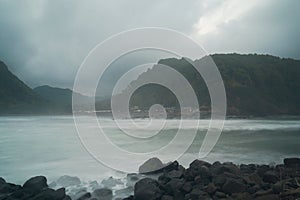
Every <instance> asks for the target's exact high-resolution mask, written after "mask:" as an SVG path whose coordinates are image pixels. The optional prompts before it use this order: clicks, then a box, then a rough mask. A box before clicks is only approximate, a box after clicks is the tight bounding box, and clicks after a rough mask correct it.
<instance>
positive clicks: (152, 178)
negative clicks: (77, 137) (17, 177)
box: [0, 158, 300, 200]
mask: <svg viewBox="0 0 300 200" xmlns="http://www.w3.org/2000/svg"><path fill="white" fill-rule="evenodd" d="M153 166H154V167H155V168H157V167H158V168H159V169H158V170H156V171H154V172H153V171H152V173H149V172H148V171H149V169H151V167H153ZM145 171H146V172H147V173H145ZM140 172H142V173H143V174H129V175H127V177H125V179H124V180H125V181H126V183H125V184H124V180H123V182H122V181H121V180H119V179H114V178H112V177H111V178H109V179H107V180H103V181H102V182H101V184H102V185H101V184H100V185H101V186H100V185H98V184H97V182H93V183H91V184H94V186H95V187H94V189H93V191H87V190H86V189H84V188H82V189H81V190H79V191H77V192H76V195H74V194H72V192H70V190H69V188H70V187H71V188H72V187H73V188H74V187H75V186H76V185H77V186H79V187H80V180H79V179H78V178H74V177H68V176H64V177H62V178H60V179H59V180H58V182H57V184H58V185H55V184H54V185H53V183H51V184H49V185H48V183H47V179H46V178H45V177H43V176H36V177H32V178H30V179H29V180H27V181H26V182H25V183H24V184H23V185H22V186H21V185H15V184H12V183H7V182H6V181H5V180H4V179H3V178H0V200H27V199H29V200H71V199H72V200H112V199H119V200H120V199H122V198H120V197H118V196H117V195H118V194H120V193H122V192H123V194H128V197H126V198H123V199H125V200H156V199H157V200H158V199H162V200H185V199H186V200H188V199H191V200H198V199H199V200H200V199H213V200H214V199H238V200H248V199H249V200H251V199H258V200H277V199H278V200H279V199H280V200H281V199H282V200H294V199H295V200H296V199H300V158H286V159H284V162H283V164H278V165H256V164H241V165H235V164H233V163H230V162H227V163H220V162H215V163H208V162H205V161H201V160H195V161H193V162H192V163H191V164H190V166H189V167H188V168H184V167H183V166H181V165H180V164H179V163H178V162H177V161H175V162H172V163H170V164H168V165H163V164H162V163H161V162H160V161H159V160H158V159H151V160H150V161H147V162H145V163H144V164H143V165H142V166H141V167H140ZM118 184H123V186H124V188H123V189H119V190H114V191H113V189H112V188H113V187H114V186H116V185H118ZM61 185H65V186H66V187H61ZM68 186H69V188H68ZM53 188H54V189H53Z"/></svg>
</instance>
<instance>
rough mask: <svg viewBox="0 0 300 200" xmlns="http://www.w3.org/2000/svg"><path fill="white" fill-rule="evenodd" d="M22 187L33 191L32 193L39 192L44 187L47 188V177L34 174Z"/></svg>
mask: <svg viewBox="0 0 300 200" xmlns="http://www.w3.org/2000/svg"><path fill="white" fill-rule="evenodd" d="M23 187H24V188H26V189H28V190H30V191H33V192H34V193H38V192H41V191H42V190H43V189H44V188H47V187H48V185H47V179H46V177H44V176H35V177H32V178H30V179H29V180H27V181H26V182H25V183H24V185H23Z"/></svg>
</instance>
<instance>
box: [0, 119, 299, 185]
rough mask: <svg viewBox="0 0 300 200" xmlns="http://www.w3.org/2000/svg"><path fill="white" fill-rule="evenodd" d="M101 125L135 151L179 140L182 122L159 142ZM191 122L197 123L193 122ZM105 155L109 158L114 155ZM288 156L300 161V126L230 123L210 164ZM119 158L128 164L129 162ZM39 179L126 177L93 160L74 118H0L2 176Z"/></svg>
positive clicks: (171, 125) (203, 126)
mask: <svg viewBox="0 0 300 200" xmlns="http://www.w3.org/2000/svg"><path fill="white" fill-rule="evenodd" d="M82 118H84V119H85V126H87V127H89V128H91V129H93V128H97V127H96V125H95V124H91V123H89V117H88V116H82ZM102 122H103V123H102V127H103V128H104V130H105V131H106V133H108V135H109V138H110V139H111V140H112V141H113V142H115V143H116V144H117V145H118V146H120V147H121V148H124V149H126V150H129V151H134V152H143V151H149V150H153V149H157V148H159V147H162V146H164V145H165V144H167V143H168V141H169V140H170V139H172V137H174V135H175V134H176V131H177V128H178V124H179V120H167V123H166V125H165V129H164V130H163V131H161V132H160V133H159V134H158V135H157V137H156V138H155V139H154V140H152V141H139V140H132V139H130V140H129V139H128V138H127V137H124V136H123V134H122V132H121V131H120V130H118V129H117V128H116V126H115V124H114V121H113V120H111V119H105V120H103V121H102ZM135 122H136V123H137V124H140V125H143V124H145V123H148V121H147V120H146V119H137V120H135ZM187 122H188V123H189V122H191V124H193V123H192V122H193V121H192V120H187ZM208 122H209V121H208V120H202V121H201V123H200V129H199V131H198V135H197V137H196V139H195V141H194V143H193V145H192V146H191V147H190V149H189V150H188V152H187V153H186V155H185V156H184V157H183V158H182V159H183V160H182V161H183V162H182V163H184V160H185V159H187V158H189V159H195V158H196V157H195V156H196V155H197V152H198V151H199V148H200V146H201V143H202V140H203V137H204V136H205V133H206V130H207V127H208ZM122 123H124V124H125V125H126V123H128V120H122ZM130 128H132V127H130V126H129V127H128V129H130ZM184 128H185V131H186V134H189V133H190V132H192V131H193V129H194V127H193V126H186V127H184ZM154 129H155V128H154ZM154 129H150V130H147V131H149V132H151V131H155V130H154ZM133 131H134V130H133ZM147 131H146V132H147ZM146 132H144V133H141V132H139V133H137V134H147V133H146ZM91 140H93V138H91ZM95 142H98V141H95ZM183 143H184V141H183ZM99 144H100V145H101V141H100V143H99ZM178 145H180V144H178ZM103 153H105V154H106V155H107V156H109V150H107V152H103ZM289 156H300V121H298V120H227V121H226V123H225V127H224V131H223V133H222V135H221V137H220V139H219V141H218V143H217V145H216V146H215V147H214V149H213V151H212V152H211V153H210V154H209V156H208V157H207V158H205V159H206V160H208V161H211V162H214V161H217V160H218V161H232V162H235V163H251V162H253V163H266V164H269V163H272V162H276V163H280V162H282V159H283V158H284V157H289ZM116 159H120V162H123V163H126V158H116ZM187 160H188V159H187ZM34 175H45V176H46V177H47V178H48V180H50V181H51V180H55V179H57V178H58V177H60V176H62V175H73V176H78V177H80V178H81V179H83V180H102V179H103V178H107V177H109V176H122V175H123V174H121V173H119V172H115V171H114V170H112V169H109V168H107V167H104V166H103V165H101V164H100V163H99V162H97V161H96V160H94V158H93V157H91V156H90V154H89V153H88V152H87V151H86V150H85V149H84V148H83V146H82V144H81V143H80V140H79V137H78V135H77V133H76V128H75V125H74V120H73V118H72V116H31V117H27V116H26V117H22V116H17V117H13V116H11V117H0V177H4V178H5V179H6V180H8V181H11V182H15V183H19V184H22V183H23V182H24V181H25V180H26V179H27V178H29V177H31V176H34Z"/></svg>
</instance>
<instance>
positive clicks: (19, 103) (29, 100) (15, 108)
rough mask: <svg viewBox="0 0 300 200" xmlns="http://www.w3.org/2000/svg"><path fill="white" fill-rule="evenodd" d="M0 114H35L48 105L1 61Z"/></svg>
mask: <svg viewBox="0 0 300 200" xmlns="http://www.w3.org/2000/svg"><path fill="white" fill-rule="evenodd" d="M0 97H1V98H0V113H1V114H5V113H8V114H20V113H35V112H37V111H38V110H39V109H37V108H38V107H39V106H41V105H42V104H44V103H46V102H45V101H44V100H43V99H42V98H40V97H39V96H38V95H37V94H35V93H34V91H33V90H32V89H31V88H29V87H28V86H27V85H26V84H25V83H23V82H22V81H21V80H20V79H18V77H16V76H15V75H14V74H12V73H11V72H10V71H9V70H8V68H7V66H6V65H5V64H4V63H3V62H1V61H0Z"/></svg>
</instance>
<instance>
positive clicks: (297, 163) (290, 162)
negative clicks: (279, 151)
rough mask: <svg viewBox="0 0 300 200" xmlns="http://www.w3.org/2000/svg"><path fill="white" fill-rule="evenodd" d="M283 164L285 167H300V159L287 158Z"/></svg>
mask: <svg viewBox="0 0 300 200" xmlns="http://www.w3.org/2000/svg"><path fill="white" fill-rule="evenodd" d="M283 163H284V165H285V167H300V158H285V159H284V160H283Z"/></svg>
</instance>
